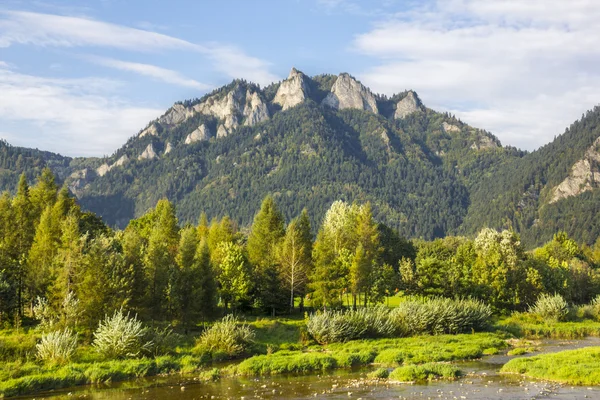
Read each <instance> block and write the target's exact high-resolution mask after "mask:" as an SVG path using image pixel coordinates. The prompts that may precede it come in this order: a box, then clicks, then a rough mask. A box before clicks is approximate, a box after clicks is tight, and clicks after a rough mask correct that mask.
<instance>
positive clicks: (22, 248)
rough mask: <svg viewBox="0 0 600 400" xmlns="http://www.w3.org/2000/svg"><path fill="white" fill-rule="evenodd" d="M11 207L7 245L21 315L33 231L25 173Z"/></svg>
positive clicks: (32, 216)
mask: <svg viewBox="0 0 600 400" xmlns="http://www.w3.org/2000/svg"><path fill="white" fill-rule="evenodd" d="M12 208H13V217H14V224H13V227H14V228H13V232H14V235H11V243H9V244H8V247H9V248H11V252H12V254H13V260H12V263H13V265H14V266H15V267H14V271H15V272H14V275H15V277H16V281H17V309H18V312H19V316H21V317H22V315H23V292H24V285H25V272H26V261H27V254H28V253H29V249H30V248H31V244H32V243H33V236H34V233H35V225H34V219H35V215H34V213H33V212H32V205H31V198H30V195H29V185H28V183H27V177H26V176H25V174H22V175H21V178H20V179H19V185H18V188H17V195H16V196H15V198H14V199H13V204H12ZM31 300H33V299H31Z"/></svg>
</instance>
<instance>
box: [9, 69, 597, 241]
mask: <svg viewBox="0 0 600 400" xmlns="http://www.w3.org/2000/svg"><path fill="white" fill-rule="evenodd" d="M599 120H600V111H599V110H598V109H595V110H593V111H590V112H588V113H587V114H586V115H585V116H583V117H582V119H581V120H580V121H577V122H575V123H574V124H573V125H572V126H571V127H570V128H569V129H567V131H566V132H565V133H564V134H563V135H560V136H559V137H558V138H557V139H556V140H554V141H553V142H552V143H550V144H548V145H546V146H544V147H542V148H541V149H539V150H537V151H535V152H532V153H526V152H522V151H519V150H517V149H514V148H511V147H502V146H501V145H500V143H499V141H498V140H497V139H496V138H495V137H494V136H493V135H491V134H489V133H488V132H486V131H484V130H480V129H476V128H473V127H470V126H468V125H467V124H464V123H463V122H461V121H459V120H457V119H456V118H454V117H453V116H451V115H448V114H446V113H439V112H436V111H434V110H431V109H429V108H427V107H425V106H424V105H423V104H422V103H421V101H420V99H419V97H418V95H417V94H416V93H414V92H413V91H407V92H403V93H399V94H397V95H394V96H392V97H389V98H388V97H385V96H380V95H375V94H373V93H372V92H371V91H370V90H369V89H368V88H366V87H364V86H363V85H362V84H361V83H360V82H359V81H357V80H356V79H354V78H353V77H352V76H350V75H348V74H340V75H339V76H334V75H319V76H315V77H312V78H310V77H308V76H306V75H304V74H303V73H302V72H300V71H297V70H295V69H292V72H291V73H290V76H289V77H288V78H287V79H286V80H284V81H282V82H279V83H276V84H272V85H270V86H268V87H266V88H260V87H258V86H257V85H254V84H252V83H248V82H245V81H241V80H236V81H233V82H232V83H231V84H229V85H227V86H224V87H222V88H220V89H218V90H215V91H214V92H212V93H210V94H207V95H206V96H204V97H202V98H200V99H194V100H188V101H185V102H181V103H176V104H175V105H173V107H171V108H170V109H169V110H167V112H166V113H165V114H164V115H163V116H161V117H160V118H158V119H156V120H155V121H151V122H150V123H149V124H148V126H146V127H145V128H144V129H143V130H141V131H140V132H139V133H138V134H137V135H135V136H133V137H132V138H131V139H130V140H129V141H128V142H127V143H126V144H125V145H124V146H123V147H122V148H120V149H118V150H117V151H116V152H115V153H114V154H113V155H112V156H111V157H109V158H106V159H96V158H94V159H83V158H78V159H68V158H62V157H60V156H50V155H49V154H46V153H42V152H37V151H33V150H31V151H29V150H27V151H29V152H30V153H27V154H30V156H29V157H30V158H29V159H28V160H29V161H28V162H29V163H30V164H31V165H34V166H35V168H39V167H40V166H44V165H49V166H50V167H51V168H53V169H54V170H55V172H57V175H58V176H59V177H60V178H63V179H64V180H65V182H66V184H67V185H68V186H69V188H70V189H71V191H72V192H73V193H74V194H75V195H76V196H77V197H78V198H79V201H80V203H81V204H82V205H83V206H84V207H85V208H87V209H89V210H91V211H94V212H96V213H98V214H100V215H102V217H103V218H104V219H105V221H106V222H107V223H109V224H111V225H116V226H120V227H123V226H125V225H126V224H127V222H128V221H129V220H130V219H132V218H134V217H137V216H140V215H142V214H143V213H144V212H146V211H147V210H148V209H150V208H152V207H154V206H155V204H156V202H157V201H158V200H159V199H160V198H164V197H167V198H169V199H170V200H172V201H174V202H175V204H176V205H177V209H178V214H179V217H180V219H181V221H183V222H196V221H197V219H198V217H199V215H200V213H201V212H202V211H204V212H206V213H207V215H208V216H209V218H211V217H220V216H222V215H225V214H227V215H229V216H231V217H232V218H233V219H234V220H235V221H237V222H238V224H240V225H241V226H246V225H248V224H249V223H250V222H251V220H252V218H253V214H254V212H255V210H256V209H257V208H258V206H259V204H260V202H261V200H262V199H263V198H264V197H265V196H266V195H267V194H272V195H273V196H274V197H275V199H276V201H277V202H278V204H279V205H280V207H281V209H282V211H283V212H284V213H285V214H286V217H288V218H289V217H291V216H294V215H297V214H299V213H300V211H301V210H302V208H304V207H307V208H308V209H309V212H310V215H311V218H312V219H313V222H320V220H321V218H322V216H323V215H324V213H325V211H326V210H327V209H328V208H329V206H330V205H331V203H332V202H333V201H334V200H338V199H342V200H346V201H349V202H352V201H354V200H359V201H361V202H364V201H370V202H371V203H372V206H373V211H374V214H375V216H376V218H377V219H378V220H380V221H382V222H385V223H386V224H388V225H389V226H391V227H394V228H396V229H398V230H399V232H400V233H401V234H403V235H405V236H408V237H420V238H424V239H431V238H434V237H441V236H445V235H448V234H468V235H472V234H474V233H475V232H477V231H478V230H480V229H481V228H482V227H485V226H489V227H493V228H501V227H508V226H512V227H513V228H515V229H516V230H517V231H519V232H520V233H521V234H522V236H523V240H524V242H525V243H526V244H527V245H528V246H533V245H536V244H540V243H542V242H544V241H547V240H549V239H550V238H551V237H552V235H553V234H554V233H555V232H556V231H557V230H560V229H564V230H566V231H567V232H568V233H569V234H570V235H571V236H573V237H574V238H575V239H577V240H580V241H585V242H588V243H589V242H593V241H595V239H596V237H598V235H599V234H600V220H598V219H597V217H596V215H597V214H598V213H596V210H597V208H598V207H597V204H600V203H599V201H598V200H599V199H598V196H600V194H598V191H597V190H594V189H595V188H596V180H595V178H596V174H597V171H598V161H600V153H598V152H597V151H596V150H597V147H599V143H600V142H599V141H597V140H596V139H597V138H598V137H599V136H600V129H599V128H598V122H599ZM557 128H558V127H557ZM5 147H6V148H7V149H13V150H11V151H8V152H7V151H5V154H6V155H5V156H4V157H5V158H6V159H7V161H3V166H4V165H6V167H4V168H6V169H7V170H8V171H10V172H6V174H7V175H6V176H7V178H6V179H5V178H4V177H3V178H2V181H0V184H2V187H3V188H9V189H13V188H14V186H15V183H16V178H15V177H16V176H17V175H18V174H19V173H20V172H22V171H27V172H29V171H30V169H31V168H34V167H27V168H25V167H22V166H21V167H16V161H15V160H16V159H17V158H18V157H20V156H19V155H18V154H17V153H18V152H16V151H15V149H16V148H11V147H10V146H5ZM19 151H20V152H24V151H26V150H23V149H19ZM10 160H13V161H10ZM13 164H14V165H15V166H14V167H11V165H13ZM28 165H29V164H28ZM28 168H30V169H28ZM314 225H315V226H316V225H317V224H314Z"/></svg>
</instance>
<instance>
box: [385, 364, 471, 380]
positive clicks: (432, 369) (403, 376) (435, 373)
mask: <svg viewBox="0 0 600 400" xmlns="http://www.w3.org/2000/svg"><path fill="white" fill-rule="evenodd" d="M460 375H461V373H460V370H459V369H458V368H456V367H455V366H453V365H451V364H439V363H428V364H423V365H406V366H403V367H398V368H396V369H395V370H393V371H392V372H391V373H390V379H392V380H395V381H400V382H415V381H427V380H433V379H439V378H443V379H456V378H458V377H459V376H460Z"/></svg>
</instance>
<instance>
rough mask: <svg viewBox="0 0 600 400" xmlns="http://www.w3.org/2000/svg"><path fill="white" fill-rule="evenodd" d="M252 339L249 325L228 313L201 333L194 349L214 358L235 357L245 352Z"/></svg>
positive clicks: (252, 335) (252, 332)
mask: <svg viewBox="0 0 600 400" xmlns="http://www.w3.org/2000/svg"><path fill="white" fill-rule="evenodd" d="M253 340H254V331H253V330H252V329H251V328H250V326H248V325H247V324H240V323H239V321H238V318H237V317H234V316H233V315H231V314H230V315H227V316H226V317H224V318H223V319H222V320H221V321H219V322H216V323H215V324H214V325H213V326H211V327H210V328H209V329H207V330H206V331H204V332H203V333H202V335H201V336H200V339H198V344H197V345H196V349H195V350H196V352H207V353H210V354H211V355H212V356H213V358H215V359H224V358H235V357H238V356H241V355H242V354H244V353H246V352H247V351H248V348H249V346H250V345H251V344H252V341H253Z"/></svg>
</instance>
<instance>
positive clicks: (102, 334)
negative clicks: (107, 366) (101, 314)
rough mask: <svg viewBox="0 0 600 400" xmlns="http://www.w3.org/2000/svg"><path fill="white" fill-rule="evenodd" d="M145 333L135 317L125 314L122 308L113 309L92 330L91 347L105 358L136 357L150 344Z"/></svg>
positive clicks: (148, 347)
mask: <svg viewBox="0 0 600 400" xmlns="http://www.w3.org/2000/svg"><path fill="white" fill-rule="evenodd" d="M147 333H148V330H147V329H146V328H144V326H143V324H142V322H141V321H138V320H137V317H130V316H129V313H127V315H125V314H123V310H119V311H115V313H114V314H113V316H112V317H108V316H107V317H106V318H105V319H104V321H100V324H99V326H98V329H97V330H96V332H94V342H93V347H94V348H95V350H96V351H97V352H98V353H99V354H100V355H101V356H103V357H105V358H107V359H118V358H126V357H138V356H140V355H141V354H142V352H147V351H149V349H150V348H151V346H152V342H149V341H146V340H145V339H144V338H145V336H146V335H147Z"/></svg>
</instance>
